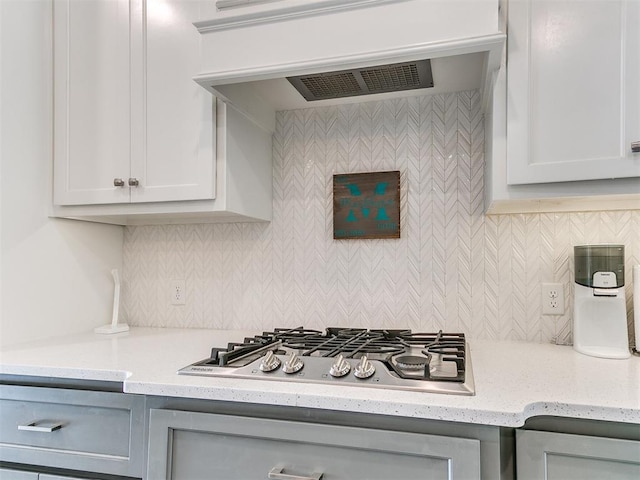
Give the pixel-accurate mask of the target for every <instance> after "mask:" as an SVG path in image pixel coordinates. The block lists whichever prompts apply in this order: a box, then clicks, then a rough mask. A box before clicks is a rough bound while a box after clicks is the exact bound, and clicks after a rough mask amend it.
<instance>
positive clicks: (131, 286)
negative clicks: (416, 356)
mask: <svg viewBox="0 0 640 480" xmlns="http://www.w3.org/2000/svg"><path fill="white" fill-rule="evenodd" d="M483 136H484V132H483V124H482V116H481V113H480V106H479V95H478V93H477V92H475V91H474V92H462V93H458V94H448V95H437V96H430V97H412V98H404V99H399V100H389V101H383V102H371V103H364V104H356V105H344V106H338V107H326V108H317V109H307V110H296V111H286V112H280V113H278V114H277V129H276V133H275V135H274V142H273V145H274V147H273V160H274V176H273V189H274V190H273V193H274V195H273V198H274V200H273V201H274V216H273V221H272V222H271V223H268V224H213V225H177V226H176V225H172V226H153V227H128V228H127V229H126V232H125V242H124V255H125V262H124V263H125V268H124V282H125V286H126V288H125V289H124V301H123V303H124V314H125V316H126V317H127V318H126V320H127V321H128V322H129V324H131V325H138V326H167V327H210V328H243V329H258V330H261V329H271V328H274V327H276V326H284V327H287V326H288V327H294V326H299V325H304V326H306V327H309V328H323V327H324V326H327V325H336V326H365V327H387V328H397V327H409V328H411V329H414V330H420V331H433V330H437V329H440V328H442V329H444V330H449V331H462V332H466V333H467V334H468V335H469V336H470V337H471V338H489V339H513V340H527V341H533V342H548V341H552V340H553V339H556V338H557V340H558V341H559V342H567V341H570V338H571V337H570V335H571V325H570V324H571V311H572V301H571V292H572V282H573V277H572V260H571V259H572V256H573V250H572V247H573V245H575V244H581V243H622V244H625V245H626V248H627V250H626V263H627V272H628V282H627V298H628V310H629V319H631V308H632V305H631V265H632V264H633V263H639V262H640V240H639V239H640V211H620V212H598V213H575V214H526V215H504V216H484V214H483V168H484V158H483V150H484V144H483ZM396 169H397V170H400V172H401V238H400V239H395V240H333V230H332V228H333V227H332V215H333V214H332V175H333V174H334V173H348V172H364V171H382V170H396ZM172 279H184V280H185V283H186V305H182V306H174V305H170V302H169V284H170V280H172ZM543 282H560V283H562V284H563V285H564V287H565V294H566V297H567V302H566V305H567V310H566V312H565V314H564V315H562V316H557V317H548V316H542V312H541V291H540V290H541V284H542V283H543Z"/></svg>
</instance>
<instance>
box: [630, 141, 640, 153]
mask: <svg viewBox="0 0 640 480" xmlns="http://www.w3.org/2000/svg"><path fill="white" fill-rule="evenodd" d="M631 151H632V152H633V153H640V142H631Z"/></svg>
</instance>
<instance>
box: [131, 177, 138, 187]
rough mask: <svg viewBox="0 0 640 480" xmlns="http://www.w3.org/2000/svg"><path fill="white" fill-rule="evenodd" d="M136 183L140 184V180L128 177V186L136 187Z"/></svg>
mask: <svg viewBox="0 0 640 480" xmlns="http://www.w3.org/2000/svg"><path fill="white" fill-rule="evenodd" d="M138 185H140V182H139V181H138V179H137V178H130V179H129V186H130V187H137V186H138Z"/></svg>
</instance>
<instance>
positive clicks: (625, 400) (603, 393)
mask: <svg viewBox="0 0 640 480" xmlns="http://www.w3.org/2000/svg"><path fill="white" fill-rule="evenodd" d="M254 333H255V332H238V331H222V330H194V329H189V330H187V329H163V328H133V329H132V330H131V331H130V332H128V333H121V334H116V335H96V334H93V333H86V334H81V335H76V336H72V337H66V338H60V339H54V340H49V341H46V342H43V341H40V342H34V343H26V344H21V345H16V346H13V347H9V348H5V349H3V351H2V352H0V373H2V374H10V375H28V376H46V377H56V378H72V379H86V380H103V381H117V382H124V391H125V392H129V393H137V394H147V395H161V396H173V397H184V398H199V399H215V400H226V401H233V402H249V403H262V404H273V405H288V406H299V407H309V408H323V409H330V410H343V411H356V412H361V413H374V414H385V415H399V416H405V417H417V418H426V419H436V420H447V421H455V422H469V423H477V424H484V425H499V426H508V427H519V426H522V425H523V424H524V422H525V420H526V419H527V418H530V417H533V416H537V415H556V416H562V417H573V418H584V419H594V420H607V421H616V422H624V423H636V424H640V358H639V357H632V358H631V359H629V360H605V359H598V358H592V357H587V356H584V355H581V354H579V353H576V352H575V351H574V350H573V349H572V348H571V347H563V346H555V345H541V344H534V343H516V342H493V341H485V340H476V341H474V340H469V342H468V343H469V346H470V349H471V361H472V365H473V373H474V377H475V385H476V395H475V396H457V395H443V394H432V393H423V392H410V391H400V390H384V389H374V388H366V387H344V386H333V385H314V384H301V383H286V382H273V381H261V380H240V379H230V378H219V377H195V376H185V375H177V374H176V371H177V370H178V369H179V368H182V367H184V366H186V365H188V364H191V363H193V362H195V361H198V360H201V359H202V358H205V357H206V356H207V355H208V353H209V351H210V348H211V347H212V346H220V345H226V344H227V343H228V342H230V341H234V340H237V338H238V337H239V336H242V337H244V336H245V335H248V334H251V335H253V334H254Z"/></svg>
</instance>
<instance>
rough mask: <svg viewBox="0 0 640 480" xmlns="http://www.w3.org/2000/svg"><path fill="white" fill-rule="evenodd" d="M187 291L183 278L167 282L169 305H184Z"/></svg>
mask: <svg viewBox="0 0 640 480" xmlns="http://www.w3.org/2000/svg"><path fill="white" fill-rule="evenodd" d="M186 296H187V292H186V289H185V282H184V280H183V279H176V280H171V283H170V284H169V301H170V303H171V305H185V304H186Z"/></svg>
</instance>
